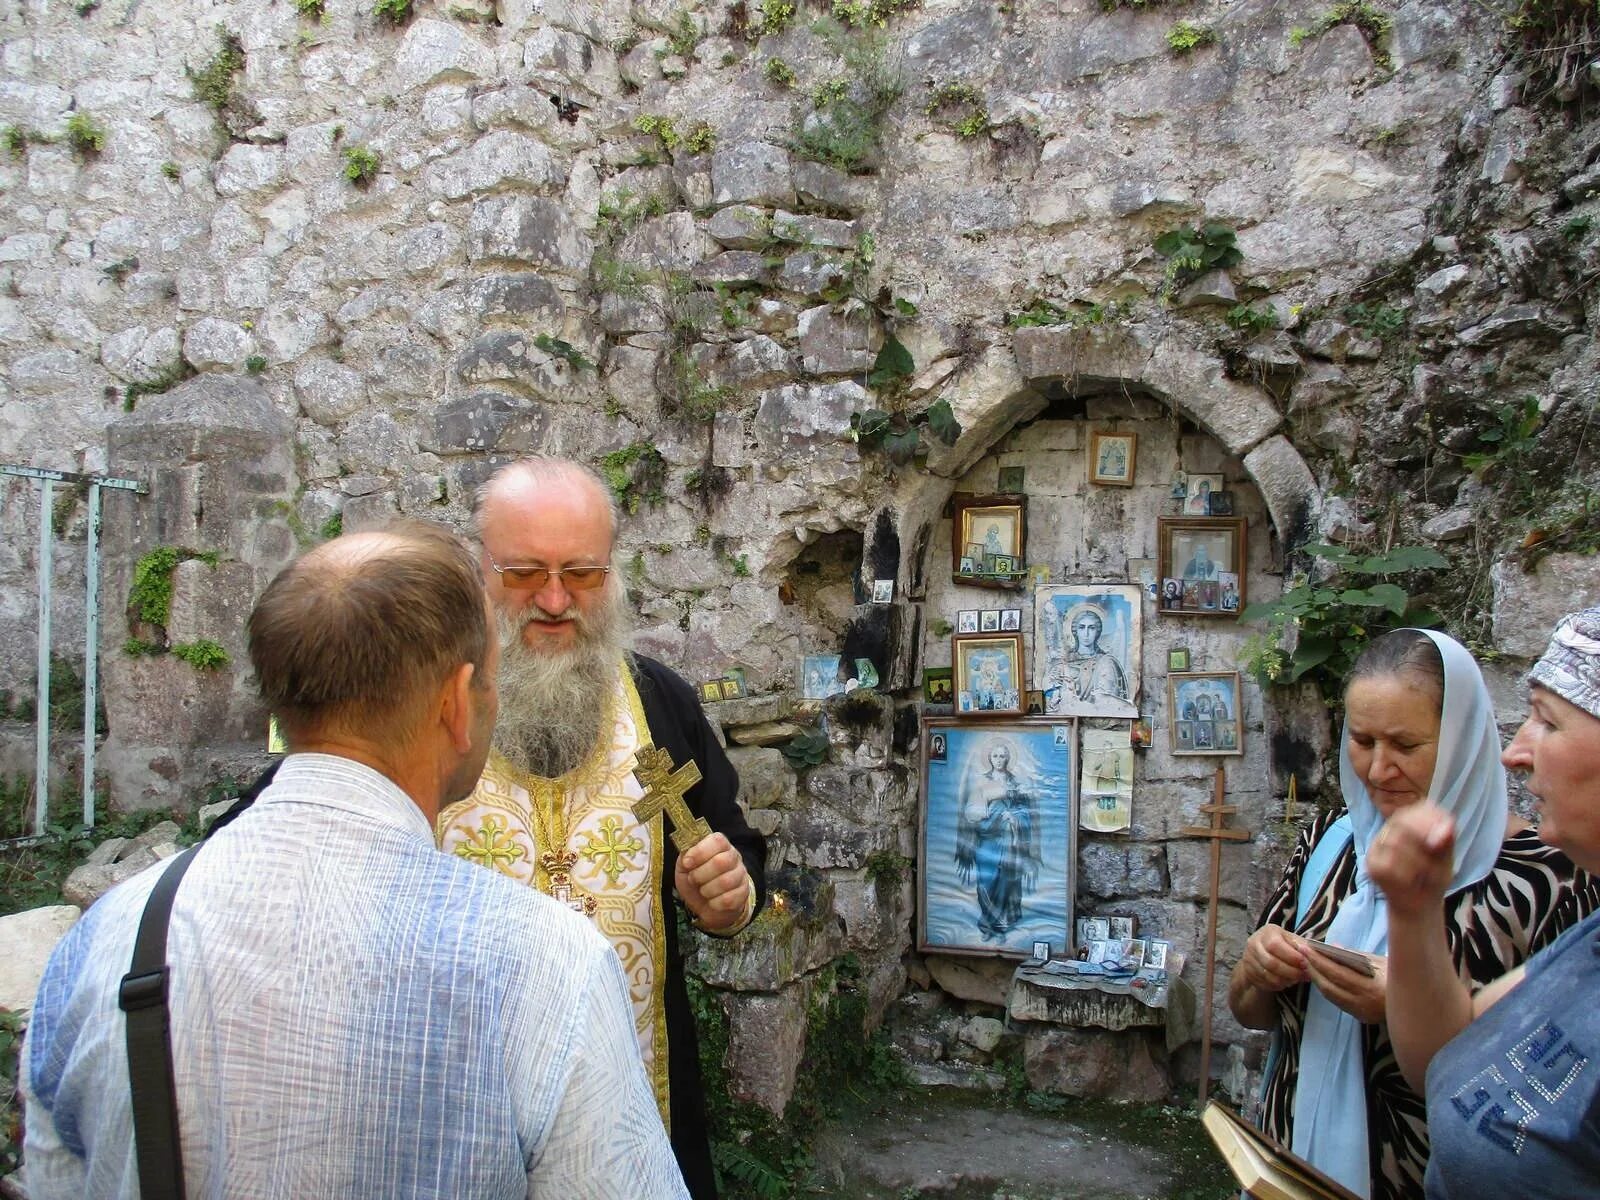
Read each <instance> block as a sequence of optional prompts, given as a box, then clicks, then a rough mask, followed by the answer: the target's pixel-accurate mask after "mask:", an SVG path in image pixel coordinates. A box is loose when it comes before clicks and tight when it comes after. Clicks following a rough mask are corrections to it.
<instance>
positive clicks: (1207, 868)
mask: <svg viewBox="0 0 1600 1200" xmlns="http://www.w3.org/2000/svg"><path fill="white" fill-rule="evenodd" d="M1254 850H1255V848H1254V846H1253V845H1251V843H1249V842H1224V843H1223V844H1222V860H1221V875H1220V880H1221V882H1220V885H1219V894H1220V895H1222V896H1233V897H1237V898H1239V899H1240V900H1243V899H1244V898H1245V897H1247V896H1249V895H1250V885H1251V880H1252V878H1253V875H1254V864H1253V861H1252V860H1253V857H1254ZM1167 878H1168V880H1169V881H1170V883H1169V888H1168V894H1169V895H1170V896H1172V897H1173V898H1174V899H1180V898H1188V899H1194V900H1204V899H1206V897H1208V896H1209V895H1210V894H1211V847H1210V844H1209V843H1208V842H1206V841H1204V840H1201V839H1199V838H1196V839H1194V840H1192V841H1173V842H1168V843H1167Z"/></svg>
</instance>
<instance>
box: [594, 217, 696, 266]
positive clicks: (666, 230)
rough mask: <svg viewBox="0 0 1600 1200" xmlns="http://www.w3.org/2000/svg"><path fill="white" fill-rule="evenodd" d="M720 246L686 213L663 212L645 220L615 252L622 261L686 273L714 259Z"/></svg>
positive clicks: (623, 240)
mask: <svg viewBox="0 0 1600 1200" xmlns="http://www.w3.org/2000/svg"><path fill="white" fill-rule="evenodd" d="M719 249H720V247H719V246H718V245H717V243H716V241H715V240H714V239H713V238H712V237H711V235H710V234H708V233H706V232H705V231H704V230H702V229H701V228H700V226H699V225H698V224H696V223H695V219H694V216H693V215H692V214H690V213H686V212H672V213H666V214H665V215H663V216H659V217H653V218H651V219H650V220H648V221H645V222H644V223H643V224H641V225H640V226H639V227H638V228H637V229H635V230H634V231H633V232H632V233H630V234H628V236H627V237H625V238H623V239H622V244H621V246H619V247H618V249H617V257H618V258H620V259H621V260H622V261H623V262H627V263H633V264H636V265H638V266H642V267H648V268H651V269H653V270H658V271H687V270H689V269H690V268H691V267H693V266H695V265H696V264H698V263H701V262H704V261H705V260H706V259H709V258H712V257H714V256H715V255H716V254H717V252H718V251H719Z"/></svg>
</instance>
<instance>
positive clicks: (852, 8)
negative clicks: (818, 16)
mask: <svg viewBox="0 0 1600 1200" xmlns="http://www.w3.org/2000/svg"><path fill="white" fill-rule="evenodd" d="M920 3H921V0H833V17H834V20H836V21H842V22H843V23H844V24H846V25H849V26H853V27H855V28H857V29H860V28H863V27H866V26H869V25H870V26H873V27H875V28H877V29H882V28H883V27H884V26H886V25H888V24H889V18H890V17H892V16H894V15H895V14H896V13H901V12H907V11H909V10H911V9H913V8H916V7H917V6H918V5H919V4H920Z"/></svg>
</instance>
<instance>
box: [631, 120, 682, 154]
mask: <svg viewBox="0 0 1600 1200" xmlns="http://www.w3.org/2000/svg"><path fill="white" fill-rule="evenodd" d="M633 127H634V128H635V129H637V130H638V131H639V132H640V133H645V134H652V135H654V136H655V138H656V139H657V140H658V141H659V142H660V143H661V145H662V148H663V149H665V150H666V151H667V153H668V154H670V153H672V151H674V150H676V149H677V148H678V143H679V142H681V141H682V140H683V137H682V135H680V134H679V133H678V125H677V122H676V121H675V120H673V118H671V117H669V116H666V115H664V114H662V113H640V114H639V115H638V116H637V117H635V118H634V119H633Z"/></svg>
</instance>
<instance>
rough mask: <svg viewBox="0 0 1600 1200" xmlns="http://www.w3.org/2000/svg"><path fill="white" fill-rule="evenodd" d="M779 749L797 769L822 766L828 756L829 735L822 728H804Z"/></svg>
mask: <svg viewBox="0 0 1600 1200" xmlns="http://www.w3.org/2000/svg"><path fill="white" fill-rule="evenodd" d="M778 749H779V751H781V752H782V754H783V757H784V758H785V759H787V760H788V763H789V765H790V766H791V767H793V768H794V769H795V770H796V771H799V770H801V769H803V768H805V767H816V766H820V765H822V763H823V762H825V761H826V760H827V757H828V735H827V734H825V733H823V732H822V730H820V729H802V730H801V731H800V732H799V733H797V734H795V735H794V737H792V738H790V739H789V740H788V741H787V742H785V743H784V744H783V745H782V746H779V747H778Z"/></svg>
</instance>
